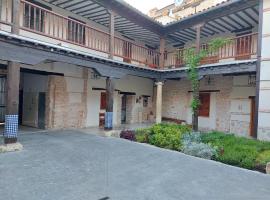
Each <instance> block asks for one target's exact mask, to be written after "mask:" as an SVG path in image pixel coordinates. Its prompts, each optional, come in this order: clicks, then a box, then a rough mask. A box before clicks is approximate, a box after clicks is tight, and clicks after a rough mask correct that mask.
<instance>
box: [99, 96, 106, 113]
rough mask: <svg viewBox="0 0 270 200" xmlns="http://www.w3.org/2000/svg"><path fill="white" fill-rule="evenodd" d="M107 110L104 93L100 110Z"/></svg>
mask: <svg viewBox="0 0 270 200" xmlns="http://www.w3.org/2000/svg"><path fill="white" fill-rule="evenodd" d="M105 109H106V92H102V93H101V95H100V110H105Z"/></svg>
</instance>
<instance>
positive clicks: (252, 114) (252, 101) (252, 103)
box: [249, 97, 256, 137]
mask: <svg viewBox="0 0 270 200" xmlns="http://www.w3.org/2000/svg"><path fill="white" fill-rule="evenodd" d="M249 99H250V131H249V136H251V137H255V133H254V127H255V125H254V118H255V108H256V102H255V97H249Z"/></svg>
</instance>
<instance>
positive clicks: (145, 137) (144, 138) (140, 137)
mask: <svg viewBox="0 0 270 200" xmlns="http://www.w3.org/2000/svg"><path fill="white" fill-rule="evenodd" d="M150 132H151V129H150V128H143V129H137V130H136V134H135V138H136V141H137V142H140V143H149V135H150Z"/></svg>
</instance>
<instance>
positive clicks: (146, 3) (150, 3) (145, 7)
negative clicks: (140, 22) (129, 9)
mask: <svg viewBox="0 0 270 200" xmlns="http://www.w3.org/2000/svg"><path fill="white" fill-rule="evenodd" d="M125 1H126V2H127V3H129V4H130V5H132V6H133V7H135V8H137V9H139V10H140V11H141V12H143V13H145V14H147V13H148V11H149V10H151V9H152V8H155V7H157V8H163V7H165V6H167V5H169V4H172V3H174V0H125Z"/></svg>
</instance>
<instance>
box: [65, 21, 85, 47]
mask: <svg viewBox="0 0 270 200" xmlns="http://www.w3.org/2000/svg"><path fill="white" fill-rule="evenodd" d="M70 18H71V17H70ZM71 19H72V18H71ZM74 20H75V19H72V20H69V21H68V40H69V41H72V42H75V43H78V44H83V45H84V44H85V25H84V24H85V23H84V22H80V21H78V20H76V21H74Z"/></svg>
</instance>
